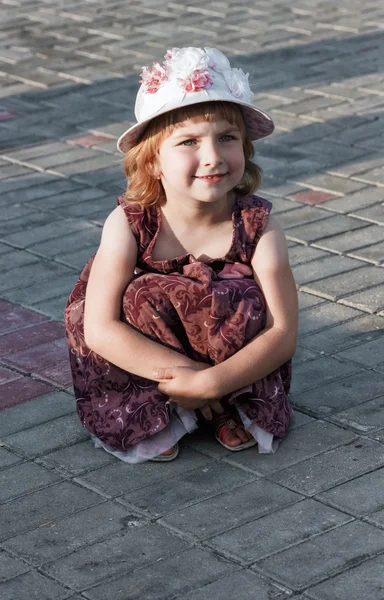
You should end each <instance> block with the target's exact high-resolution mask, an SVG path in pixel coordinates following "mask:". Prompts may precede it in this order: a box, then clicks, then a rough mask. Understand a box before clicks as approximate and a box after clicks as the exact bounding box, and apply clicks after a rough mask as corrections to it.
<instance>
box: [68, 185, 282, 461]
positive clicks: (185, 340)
mask: <svg viewBox="0 0 384 600" xmlns="http://www.w3.org/2000/svg"><path fill="white" fill-rule="evenodd" d="M118 204H119V205H120V206H121V207H122V208H123V210H124V213H125V215H126V217H127V219H128V222H129V225H130V227H131V230H132V232H133V234H134V237H135V239H136V241H137V248H138V259H137V270H136V274H135V276H134V278H133V279H132V280H131V281H130V283H129V284H128V286H127V288H126V290H125V292H124V294H123V298H122V305H121V320H122V321H123V322H125V323H127V324H128V325H129V326H131V327H133V328H135V329H136V330H138V331H140V332H141V333H142V334H143V335H145V336H147V337H148V338H150V339H152V340H154V341H156V342H160V343H161V344H163V345H165V346H167V347H169V348H171V349H173V350H175V351H177V352H180V353H182V354H185V355H188V356H189V357H190V358H192V359H194V360H196V361H199V362H205V363H208V364H211V365H215V364H218V363H221V362H222V361H225V360H226V359H227V358H229V357H230V356H232V355H233V354H234V353H235V352H237V351H238V350H240V349H241V348H242V347H243V346H244V345H245V344H246V343H247V342H248V341H250V340H251V339H252V338H253V337H254V336H255V335H256V334H257V333H259V332H260V331H261V330H262V329H263V328H264V327H265V319H266V306H265V300H264V297H263V295H262V292H261V290H260V288H259V287H258V286H257V284H256V283H255V281H254V279H253V277H252V271H251V269H250V267H249V265H250V262H251V258H252V255H253V253H254V251H255V248H256V245H257V243H258V241H259V240H260V237H261V235H262V233H263V231H264V228H265V226H266V224H267V221H268V216H269V213H270V210H271V204H270V202H268V201H267V200H264V199H262V198H260V197H258V196H237V198H236V200H235V204H234V208H233V213H232V223H233V236H232V242H231V247H230V249H229V251H228V253H227V254H226V256H224V257H223V258H219V259H209V260H208V261H206V262H199V261H197V260H196V259H195V258H194V257H193V256H192V255H191V254H185V255H183V256H178V257H176V258H174V259H171V260H162V261H156V260H153V259H152V250H153V248H154V246H155V243H156V239H157V236H158V233H159V231H160V227H161V215H162V213H161V210H160V208H158V207H150V208H146V209H143V208H142V207H140V206H138V205H137V204H132V203H129V202H127V201H126V200H125V198H124V196H121V197H120V198H119V199H118ZM92 263H93V257H92V258H91V259H90V260H89V262H88V263H87V265H86V266H85V268H84V270H83V271H82V273H81V275H80V278H79V280H78V282H77V284H76V285H75V288H74V289H73V291H72V293H71V295H70V298H69V300H68V303H67V306H66V309H65V325H66V332H67V339H68V345H69V356H70V362H71V369H72V376H73V385H74V391H75V396H76V401H77V411H78V414H79V417H80V419H81V422H82V424H83V426H84V427H85V428H86V429H88V430H89V431H90V432H91V433H92V434H93V436H94V439H95V440H96V445H99V446H102V447H104V448H105V449H106V450H108V451H110V452H112V453H113V454H115V455H116V456H118V457H119V458H121V459H123V460H126V461H127V462H139V461H142V460H147V459H148V458H151V457H153V456H155V455H156V454H158V453H159V452H163V451H164V450H167V449H168V448H169V447H171V446H172V445H173V444H174V443H176V441H177V440H178V439H180V438H181V437H182V436H183V435H185V433H187V432H191V431H193V429H195V428H196V427H197V418H196V414H195V411H187V410H184V409H181V408H180V407H178V406H177V405H176V404H174V403H173V402H172V399H170V398H168V397H167V396H165V395H164V394H162V393H161V392H159V390H158V386H157V383H156V382H153V381H151V380H148V379H144V378H142V377H138V376H137V375H134V374H132V373H128V372H127V371H124V370H123V369H121V368H119V367H117V366H115V365H113V364H112V363H110V362H108V361H106V360H104V359H103V358H102V357H101V356H99V355H97V354H96V353H94V352H92V351H91V350H90V349H89V348H88V347H87V345H86V344H85V341H84V303H85V293H86V287H87V281H88V277H89V273H90V270H91V267H92ZM290 377H291V363H290V361H289V362H287V363H285V364H284V365H282V366H281V367H280V368H278V369H276V370H275V371H273V372H272V373H270V374H269V375H268V376H266V377H264V378H263V379H261V380H259V381H255V382H254V383H253V384H252V385H250V386H247V387H246V388H243V389H240V390H237V391H236V392H234V393H232V394H229V395H228V396H226V397H225V398H224V402H225V403H228V404H229V405H232V406H233V407H234V409H236V410H237V411H238V413H239V415H240V417H241V419H242V421H243V423H244V425H245V426H246V427H247V429H248V430H249V431H250V432H251V434H252V435H253V436H254V437H255V438H256V439H257V441H258V443H259V451H261V452H271V451H273V450H272V440H273V438H274V436H276V437H277V438H282V437H283V436H284V435H285V434H286V432H287V429H288V425H289V421H290V418H291V415H292V410H291V408H290V405H289V402H288V399H287V394H288V391H289V387H290Z"/></svg>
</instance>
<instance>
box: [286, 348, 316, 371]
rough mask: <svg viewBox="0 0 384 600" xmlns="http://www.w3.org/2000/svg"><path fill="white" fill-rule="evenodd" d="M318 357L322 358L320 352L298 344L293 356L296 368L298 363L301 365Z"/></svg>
mask: <svg viewBox="0 0 384 600" xmlns="http://www.w3.org/2000/svg"><path fill="white" fill-rule="evenodd" d="M316 358H320V356H319V353H318V352H312V350H308V349H307V348H303V347H302V346H300V345H297V346H296V352H295V355H294V356H293V357H292V365H293V368H294V369H296V367H297V366H298V365H301V364H303V363H305V362H307V361H308V360H315V359H316Z"/></svg>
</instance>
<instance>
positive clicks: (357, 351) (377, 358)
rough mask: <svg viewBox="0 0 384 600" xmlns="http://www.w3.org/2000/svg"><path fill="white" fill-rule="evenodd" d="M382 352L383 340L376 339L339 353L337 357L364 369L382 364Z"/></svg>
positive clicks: (383, 348)
mask: <svg viewBox="0 0 384 600" xmlns="http://www.w3.org/2000/svg"><path fill="white" fill-rule="evenodd" d="M383 350H384V340H383V338H378V339H375V340H371V341H369V342H366V343H365V344H361V345H360V344H359V345H358V346H354V347H353V348H350V349H349V350H344V351H343V352H339V353H338V354H337V356H338V357H339V358H341V359H343V360H348V361H350V362H354V363H357V364H359V365H364V366H366V367H370V368H372V367H375V366H377V365H379V364H380V363H381V362H382V359H383Z"/></svg>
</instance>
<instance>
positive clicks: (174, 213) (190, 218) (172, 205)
mask: <svg viewBox="0 0 384 600" xmlns="http://www.w3.org/2000/svg"><path fill="white" fill-rule="evenodd" d="M235 199H236V194H235V192H230V193H228V194H227V197H226V198H225V199H224V200H223V201H221V202H217V203H206V202H199V203H195V204H193V203H191V204H187V203H176V202H174V201H167V202H166V204H164V206H162V208H161V210H162V212H163V214H164V216H165V217H166V219H167V221H168V222H170V223H171V222H178V223H180V224H183V223H184V224H186V225H189V226H192V227H200V228H201V227H203V228H205V227H210V226H213V225H217V224H219V223H222V222H223V221H228V220H230V219H231V215H232V209H233V205H234V202H235Z"/></svg>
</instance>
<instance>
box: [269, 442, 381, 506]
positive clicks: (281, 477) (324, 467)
mask: <svg viewBox="0 0 384 600" xmlns="http://www.w3.org/2000/svg"><path fill="white" fill-rule="evenodd" d="M383 465H384V445H383V444H380V443H379V442H374V441H373V440H369V439H364V438H361V439H359V440H356V441H354V442H353V443H351V444H348V445H346V446H342V447H340V448H337V449H336V450H330V451H328V452H325V453H323V454H320V455H318V456H314V457H312V458H309V459H308V460H306V461H304V462H301V463H298V464H297V465H293V466H292V467H288V468H287V469H285V470H284V471H279V472H278V473H272V474H271V475H269V476H268V478H269V479H272V481H275V482H276V483H279V484H280V485H284V486H286V487H288V488H289V489H290V490H293V491H295V492H298V493H299V494H305V495H307V496H314V495H315V494H318V493H320V492H323V491H325V490H329V489H330V488H332V487H334V486H336V485H340V484H342V483H345V482H346V481H348V480H349V479H352V478H353V477H358V476H359V475H363V474H365V473H367V472H368V471H372V470H374V469H378V468H379V467H381V466H383Z"/></svg>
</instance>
